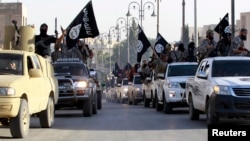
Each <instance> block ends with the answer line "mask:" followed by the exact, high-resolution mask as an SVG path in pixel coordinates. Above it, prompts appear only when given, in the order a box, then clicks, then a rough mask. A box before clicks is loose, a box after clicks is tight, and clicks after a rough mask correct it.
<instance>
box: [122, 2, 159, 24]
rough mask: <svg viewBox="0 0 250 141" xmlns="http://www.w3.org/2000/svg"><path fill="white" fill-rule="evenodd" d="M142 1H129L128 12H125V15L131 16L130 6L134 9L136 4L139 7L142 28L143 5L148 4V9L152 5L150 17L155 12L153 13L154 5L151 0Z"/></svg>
mask: <svg viewBox="0 0 250 141" xmlns="http://www.w3.org/2000/svg"><path fill="white" fill-rule="evenodd" d="M142 1H143V0H141V3H138V2H135V1H132V2H130V3H129V5H128V12H127V14H126V15H127V16H131V13H130V8H131V6H133V9H136V6H138V8H139V19H140V20H141V27H142V28H143V26H142V20H144V12H145V7H146V6H148V7H147V9H148V10H150V9H151V6H152V7H153V13H152V14H151V16H152V17H155V16H156V14H155V5H154V3H153V2H150V1H148V2H145V3H143V2H142Z"/></svg>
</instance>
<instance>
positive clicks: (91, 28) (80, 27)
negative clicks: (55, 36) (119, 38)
mask: <svg viewBox="0 0 250 141" xmlns="http://www.w3.org/2000/svg"><path fill="white" fill-rule="evenodd" d="M98 35H99V29H98V27H97V24H96V20H95V14H94V10H93V6H92V1H89V2H88V3H87V5H86V6H84V8H83V9H82V10H81V11H80V13H79V14H78V15H77V16H76V17H75V19H74V20H73V21H72V22H71V24H70V25H69V26H68V28H67V36H66V43H67V46H68V48H72V47H74V46H75V45H76V43H77V41H78V39H79V38H94V37H96V36H98Z"/></svg>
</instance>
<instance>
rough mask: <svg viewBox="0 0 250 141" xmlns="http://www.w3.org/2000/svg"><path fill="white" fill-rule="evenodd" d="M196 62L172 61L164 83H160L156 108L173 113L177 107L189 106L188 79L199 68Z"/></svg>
mask: <svg viewBox="0 0 250 141" xmlns="http://www.w3.org/2000/svg"><path fill="white" fill-rule="evenodd" d="M197 67H198V63H196V62H176V63H170V64H168V66H167V69H166V72H165V79H164V80H163V83H158V84H159V87H158V93H157V96H156V97H157V99H156V110H157V111H162V110H163V111H164V113H171V112H172V110H173V108H175V107H187V103H186V97H185V87H186V80H187V78H189V77H193V76H194V75H195V72H196V70H197Z"/></svg>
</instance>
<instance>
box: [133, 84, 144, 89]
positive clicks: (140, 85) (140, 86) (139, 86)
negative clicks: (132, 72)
mask: <svg viewBox="0 0 250 141" xmlns="http://www.w3.org/2000/svg"><path fill="white" fill-rule="evenodd" d="M134 86H135V87H136V88H140V89H141V88H142V84H134Z"/></svg>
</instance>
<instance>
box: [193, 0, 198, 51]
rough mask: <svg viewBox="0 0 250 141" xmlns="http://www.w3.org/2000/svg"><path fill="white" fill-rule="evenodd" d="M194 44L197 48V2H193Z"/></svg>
mask: <svg viewBox="0 0 250 141" xmlns="http://www.w3.org/2000/svg"><path fill="white" fill-rule="evenodd" d="M194 43H195V46H196V47H198V33H197V1H196V0H194Z"/></svg>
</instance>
